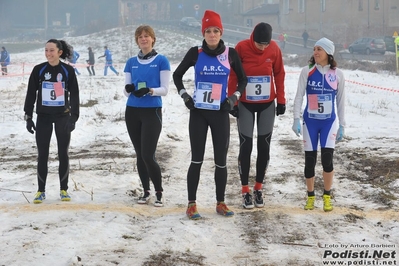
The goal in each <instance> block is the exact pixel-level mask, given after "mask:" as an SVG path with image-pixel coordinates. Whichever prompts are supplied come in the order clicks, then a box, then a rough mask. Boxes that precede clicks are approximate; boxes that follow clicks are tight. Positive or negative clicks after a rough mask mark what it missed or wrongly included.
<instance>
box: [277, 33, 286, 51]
mask: <svg viewBox="0 0 399 266" xmlns="http://www.w3.org/2000/svg"><path fill="white" fill-rule="evenodd" d="M278 41H279V42H280V48H281V49H284V48H285V42H286V41H287V34H285V33H281V34H280V35H279V36H278Z"/></svg>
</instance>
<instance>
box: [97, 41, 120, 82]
mask: <svg viewBox="0 0 399 266" xmlns="http://www.w3.org/2000/svg"><path fill="white" fill-rule="evenodd" d="M104 49H105V51H104V54H103V55H101V56H99V57H98V59H100V58H101V57H105V66H104V76H106V75H107V72H108V67H109V68H110V69H111V70H112V71H113V72H114V73H115V74H116V75H117V76H119V72H118V71H116V69H115V68H114V66H113V65H112V53H111V51H110V50H109V49H108V47H107V46H104Z"/></svg>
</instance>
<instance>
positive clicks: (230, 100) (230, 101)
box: [220, 94, 237, 112]
mask: <svg viewBox="0 0 399 266" xmlns="http://www.w3.org/2000/svg"><path fill="white" fill-rule="evenodd" d="M236 102H237V96H236V95H235V94H233V95H231V96H229V97H227V98H226V100H224V102H222V104H221V105H220V110H222V111H229V112H230V111H231V110H233V107H234V105H235V104H236Z"/></svg>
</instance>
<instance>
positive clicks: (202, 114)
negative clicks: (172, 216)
mask: <svg viewBox="0 0 399 266" xmlns="http://www.w3.org/2000/svg"><path fill="white" fill-rule="evenodd" d="M208 128H210V129H211V134H212V143H213V153H214V154H213V156H214V162H215V174H214V179H215V184H216V200H217V201H224V194H225V191H226V183H227V168H226V157H227V150H228V148H229V140H230V121H229V113H228V112H227V111H211V110H202V109H194V110H191V111H190V122H189V134H190V145H191V164H190V167H189V169H188V173H187V189H188V200H189V201H195V200H196V199H197V188H198V184H199V180H200V171H201V166H202V162H203V160H204V153H205V144H206V137H207V133H208Z"/></svg>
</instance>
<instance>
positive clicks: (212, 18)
mask: <svg viewBox="0 0 399 266" xmlns="http://www.w3.org/2000/svg"><path fill="white" fill-rule="evenodd" d="M210 27H216V28H219V29H220V30H221V31H222V33H223V25H222V19H221V18H220V15H219V14H218V13H216V12H215V11H212V10H205V13H204V17H203V18H202V35H204V34H205V30H206V29H207V28H210Z"/></svg>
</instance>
